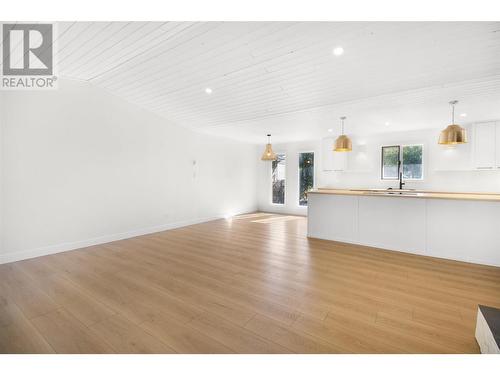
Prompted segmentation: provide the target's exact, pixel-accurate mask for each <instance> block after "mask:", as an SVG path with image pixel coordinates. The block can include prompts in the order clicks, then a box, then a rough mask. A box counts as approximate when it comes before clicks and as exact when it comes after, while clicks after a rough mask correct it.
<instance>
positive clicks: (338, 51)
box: [333, 46, 344, 56]
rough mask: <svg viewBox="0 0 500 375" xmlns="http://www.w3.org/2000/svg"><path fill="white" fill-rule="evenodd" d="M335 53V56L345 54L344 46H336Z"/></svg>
mask: <svg viewBox="0 0 500 375" xmlns="http://www.w3.org/2000/svg"><path fill="white" fill-rule="evenodd" d="M333 54H334V55H335V56H341V55H343V54H344V49H343V48H342V47H340V46H338V47H335V48H334V49H333Z"/></svg>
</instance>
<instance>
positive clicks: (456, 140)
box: [438, 100, 467, 145]
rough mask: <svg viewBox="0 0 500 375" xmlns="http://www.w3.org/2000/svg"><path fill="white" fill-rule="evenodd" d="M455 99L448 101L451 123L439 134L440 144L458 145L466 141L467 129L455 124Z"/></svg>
mask: <svg viewBox="0 0 500 375" xmlns="http://www.w3.org/2000/svg"><path fill="white" fill-rule="evenodd" d="M457 103H458V101H457V100H453V101H451V102H450V105H451V108H452V109H451V125H448V126H447V127H446V129H444V130H443V131H442V132H441V134H440V135H439V141H438V143H439V144H440V145H459V144H462V143H467V131H466V130H465V129H464V128H462V127H461V126H460V125H457V124H455V104H457Z"/></svg>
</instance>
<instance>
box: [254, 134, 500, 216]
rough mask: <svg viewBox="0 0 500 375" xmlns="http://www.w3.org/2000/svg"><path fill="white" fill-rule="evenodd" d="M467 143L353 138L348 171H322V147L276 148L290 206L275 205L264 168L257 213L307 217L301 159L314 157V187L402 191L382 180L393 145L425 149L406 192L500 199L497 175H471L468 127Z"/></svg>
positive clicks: (419, 137) (422, 137) (266, 166)
mask: <svg viewBox="0 0 500 375" xmlns="http://www.w3.org/2000/svg"><path fill="white" fill-rule="evenodd" d="M468 130H469V132H468V135H469V143H467V144H465V145H459V146H456V147H455V148H446V147H443V146H439V145H438V144H437V140H438V136H439V131H440V129H429V130H419V131H412V132H387V133H385V134H381V135H374V136H366V137H352V140H353V151H352V152H350V153H348V156H347V170H346V171H342V172H333V171H323V170H322V166H321V141H320V140H318V141H311V142H301V143H287V144H275V145H273V148H274V150H275V152H284V153H286V154H287V166H286V168H287V169H286V170H287V189H288V191H287V198H288V199H287V200H286V204H285V205H272V204H271V203H270V199H271V180H270V163H269V162H267V163H265V162H261V164H260V166H258V168H259V181H258V189H257V190H258V205H259V209H260V210H263V211H271V212H283V213H289V214H299V215H306V214H307V209H306V208H303V207H299V206H298V181H297V179H298V153H299V152H300V151H304V150H306V151H307V150H313V151H315V167H316V169H315V175H316V182H315V184H316V187H330V188H387V187H391V186H392V187H398V181H387V180H381V178H380V162H381V160H380V159H381V147H382V146H383V145H384V146H386V145H395V144H423V145H424V180H423V181H414V182H411V181H407V185H406V186H405V187H406V188H415V189H426V190H436V191H466V192H496V193H500V171H499V170H492V171H486V170H472V168H473V132H472V131H471V129H470V126H468Z"/></svg>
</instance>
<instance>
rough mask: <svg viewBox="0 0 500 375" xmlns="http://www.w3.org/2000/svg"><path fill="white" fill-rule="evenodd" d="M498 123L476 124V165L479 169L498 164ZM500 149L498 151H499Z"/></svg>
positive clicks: (490, 167)
mask: <svg viewBox="0 0 500 375" xmlns="http://www.w3.org/2000/svg"><path fill="white" fill-rule="evenodd" d="M499 132H500V129H498V131H497V125H496V123H494V122H485V123H480V124H475V125H474V165H475V167H476V168H477V169H493V168H496V164H497V159H498V157H497V153H500V146H499V145H498V143H499V142H498V138H497V133H499ZM497 150H498V152H497Z"/></svg>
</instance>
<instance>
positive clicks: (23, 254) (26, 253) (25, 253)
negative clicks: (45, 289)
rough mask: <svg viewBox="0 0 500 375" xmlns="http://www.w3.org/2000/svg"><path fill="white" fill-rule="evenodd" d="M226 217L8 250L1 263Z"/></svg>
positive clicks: (220, 216)
mask: <svg viewBox="0 0 500 375" xmlns="http://www.w3.org/2000/svg"><path fill="white" fill-rule="evenodd" d="M250 212H255V210H248V211H244V212H237V213H234V215H242V214H246V213H250ZM224 217H225V215H222V214H221V215H217V216H213V217H206V218H200V219H192V220H185V221H180V222H176V223H169V224H163V225H157V226H154V227H149V228H141V229H136V230H132V231H128V232H123V233H115V234H110V235H106V236H101V237H94V238H89V239H85V240H81V241H75V242H66V243H61V244H56V245H50V246H44V247H38V248H35V249H28V250H22V251H15V252H10V253H9V252H6V253H5V254H0V264H4V263H11V262H17V261H19V260H24V259H30V258H36V257H41V256H44V255H50V254H56V253H61V252H64V251H70V250H76V249H80V248H82V247H88V246H94V245H100V244H103V243H108V242H113V241H119V240H124V239H127V238H132V237H137V236H143V235H145V234H151V233H157V232H163V231H165V230H169V229H175V228H181V227H186V226H188V225H194V224H201V223H206V222H208V221H213V220H219V219H223V218H224Z"/></svg>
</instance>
